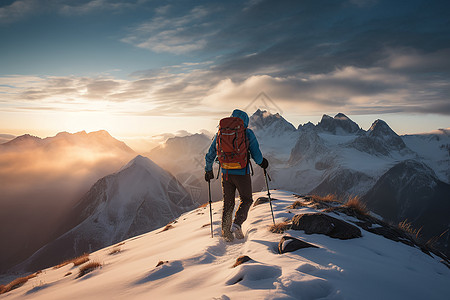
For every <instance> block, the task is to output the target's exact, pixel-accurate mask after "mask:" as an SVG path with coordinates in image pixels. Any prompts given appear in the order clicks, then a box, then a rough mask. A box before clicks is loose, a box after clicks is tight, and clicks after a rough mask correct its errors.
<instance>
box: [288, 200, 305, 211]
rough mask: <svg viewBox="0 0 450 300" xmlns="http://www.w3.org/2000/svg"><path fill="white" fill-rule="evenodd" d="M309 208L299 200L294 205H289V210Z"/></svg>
mask: <svg viewBox="0 0 450 300" xmlns="http://www.w3.org/2000/svg"><path fill="white" fill-rule="evenodd" d="M307 206H308V205H307V204H306V203H305V202H303V201H299V200H297V201H295V202H294V203H292V204H291V205H289V206H288V207H287V208H291V209H296V208H299V207H307Z"/></svg>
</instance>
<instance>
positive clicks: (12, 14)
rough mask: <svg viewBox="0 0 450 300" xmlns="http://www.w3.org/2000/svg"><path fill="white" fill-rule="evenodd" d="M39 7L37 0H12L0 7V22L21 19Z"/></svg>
mask: <svg viewBox="0 0 450 300" xmlns="http://www.w3.org/2000/svg"><path fill="white" fill-rule="evenodd" d="M37 9H39V1H38V0H20V1H14V2H12V3H11V4H9V5H6V6H3V7H0V23H10V22H14V21H16V20H19V19H22V18H24V17H26V16H28V15H30V14H32V13H33V12H34V11H35V10H37Z"/></svg>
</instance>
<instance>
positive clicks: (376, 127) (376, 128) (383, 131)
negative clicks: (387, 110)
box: [369, 119, 398, 137]
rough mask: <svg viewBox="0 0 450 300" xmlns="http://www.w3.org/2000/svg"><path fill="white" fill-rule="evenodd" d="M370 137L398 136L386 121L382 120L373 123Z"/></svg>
mask: <svg viewBox="0 0 450 300" xmlns="http://www.w3.org/2000/svg"><path fill="white" fill-rule="evenodd" d="M369 135H376V136H396V137H398V134H397V133H395V131H393V130H392V129H391V127H389V125H388V124H387V123H386V122H385V121H383V120H380V119H378V120H376V121H375V122H373V123H372V126H370V128H369Z"/></svg>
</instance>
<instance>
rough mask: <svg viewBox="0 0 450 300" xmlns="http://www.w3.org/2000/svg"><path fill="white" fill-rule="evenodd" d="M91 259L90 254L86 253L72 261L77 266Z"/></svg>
mask: <svg viewBox="0 0 450 300" xmlns="http://www.w3.org/2000/svg"><path fill="white" fill-rule="evenodd" d="M88 261H89V254H88V253H85V254H83V255H81V256H79V257H77V258H74V259H73V260H72V261H71V262H72V263H73V265H74V266H75V267H77V266H79V265H82V264H84V263H85V262H88Z"/></svg>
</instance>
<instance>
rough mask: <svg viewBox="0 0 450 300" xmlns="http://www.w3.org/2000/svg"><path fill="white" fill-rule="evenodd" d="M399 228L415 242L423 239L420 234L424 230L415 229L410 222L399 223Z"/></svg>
mask: <svg viewBox="0 0 450 300" xmlns="http://www.w3.org/2000/svg"><path fill="white" fill-rule="evenodd" d="M397 227H398V228H399V229H400V230H402V231H403V232H404V233H406V234H407V235H409V236H410V237H411V238H412V239H414V240H415V241H418V240H419V239H420V238H421V234H420V232H421V231H422V228H419V229H416V228H414V227H413V226H412V224H411V223H410V222H408V220H404V221H401V222H400V223H398V225H397Z"/></svg>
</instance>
